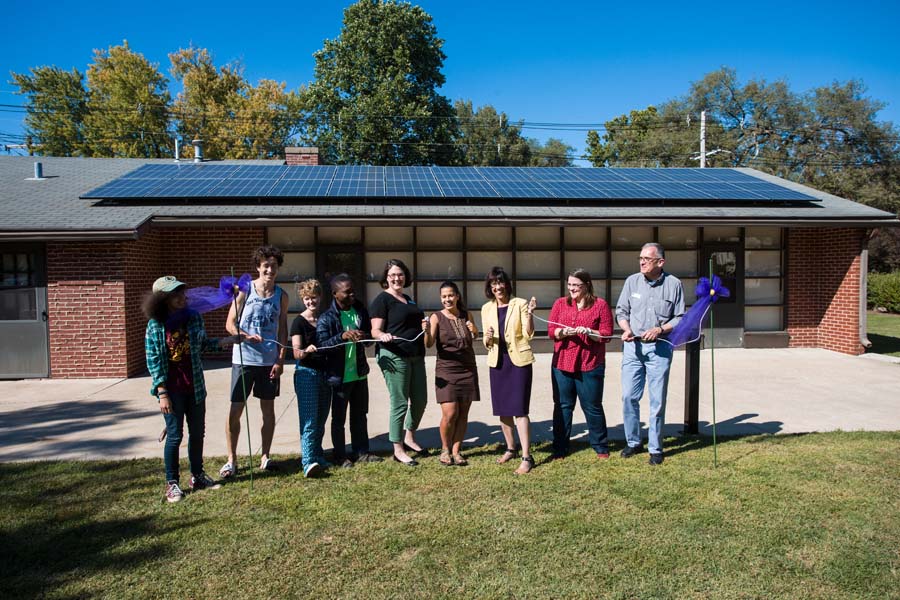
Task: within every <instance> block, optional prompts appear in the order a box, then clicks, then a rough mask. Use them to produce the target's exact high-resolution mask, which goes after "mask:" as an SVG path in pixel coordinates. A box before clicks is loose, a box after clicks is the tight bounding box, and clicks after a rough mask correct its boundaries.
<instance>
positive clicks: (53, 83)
mask: <svg viewBox="0 0 900 600" xmlns="http://www.w3.org/2000/svg"><path fill="white" fill-rule="evenodd" d="M12 78H13V80H12V82H11V83H12V84H14V85H16V86H18V88H19V91H18V92H17V93H19V94H22V95H24V96H25V97H26V104H25V106H26V116H25V135H26V137H27V138H29V139H31V140H32V141H33V143H34V144H35V146H34V148H33V150H32V151H33V152H34V153H36V154H42V155H45V156H81V155H83V154H84V153H85V148H84V118H85V115H86V114H87V103H88V93H87V90H86V89H85V87H84V75H83V74H82V73H81V72H79V71H78V69H72V70H71V71H64V70H63V69H60V68H59V67H36V68H33V69H30V74H20V73H12Z"/></svg>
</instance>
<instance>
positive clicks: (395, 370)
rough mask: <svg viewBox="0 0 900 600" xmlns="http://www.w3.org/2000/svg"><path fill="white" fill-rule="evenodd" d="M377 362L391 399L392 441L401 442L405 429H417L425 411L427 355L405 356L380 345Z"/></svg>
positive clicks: (389, 429) (390, 430)
mask: <svg viewBox="0 0 900 600" xmlns="http://www.w3.org/2000/svg"><path fill="white" fill-rule="evenodd" d="M378 366H379V367H381V372H382V374H383V375H384V381H385V382H386V383H387V389H388V395H389V396H390V399H391V404H390V419H391V420H390V423H389V424H388V436H389V438H390V440H391V442H393V443H395V444H399V443H400V442H402V441H403V430H404V429H408V430H410V431H415V430H416V429H418V428H419V422H421V421H422V415H423V414H424V413H425V403H426V401H427V399H428V386H427V384H426V382H425V357H423V356H413V357H410V358H404V357H402V356H397V355H396V354H394V353H393V352H391V351H389V350H385V349H384V348H380V349H379V350H378Z"/></svg>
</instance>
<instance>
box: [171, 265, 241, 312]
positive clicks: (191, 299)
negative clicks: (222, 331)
mask: <svg viewBox="0 0 900 600" xmlns="http://www.w3.org/2000/svg"><path fill="white" fill-rule="evenodd" d="M251 281H253V278H252V277H251V276H250V274H249V273H244V274H243V275H241V276H240V277H239V278H235V277H233V276H231V275H226V276H225V277H222V279H220V280H219V287H218V288H214V287H197V288H191V289H189V290H187V291H186V292H185V293H184V295H185V296H186V297H187V306H188V308H190V309H191V310H195V311H197V312H198V313H207V312H209V311H211V310H216V309H217V308H222V307H223V306H226V305H228V304H231V302H232V301H233V300H234V298H235V297H236V296H237V293H238V291H241V292H244V293H245V294H248V293H250V282H251Z"/></svg>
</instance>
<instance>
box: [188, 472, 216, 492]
mask: <svg viewBox="0 0 900 600" xmlns="http://www.w3.org/2000/svg"><path fill="white" fill-rule="evenodd" d="M220 487H222V484H221V483H219V482H218V481H215V480H214V479H213V478H212V477H210V476H209V475H207V474H206V473H200V474H199V475H192V476H191V490H193V491H197V490H217V489H219V488H220Z"/></svg>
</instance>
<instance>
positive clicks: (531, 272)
mask: <svg viewBox="0 0 900 600" xmlns="http://www.w3.org/2000/svg"><path fill="white" fill-rule="evenodd" d="M560 276H561V274H560V272H559V251H558V250H557V251H522V250H520V251H519V252H516V277H518V278H520V279H521V278H542V279H546V278H548V277H556V278H559V277H560Z"/></svg>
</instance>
